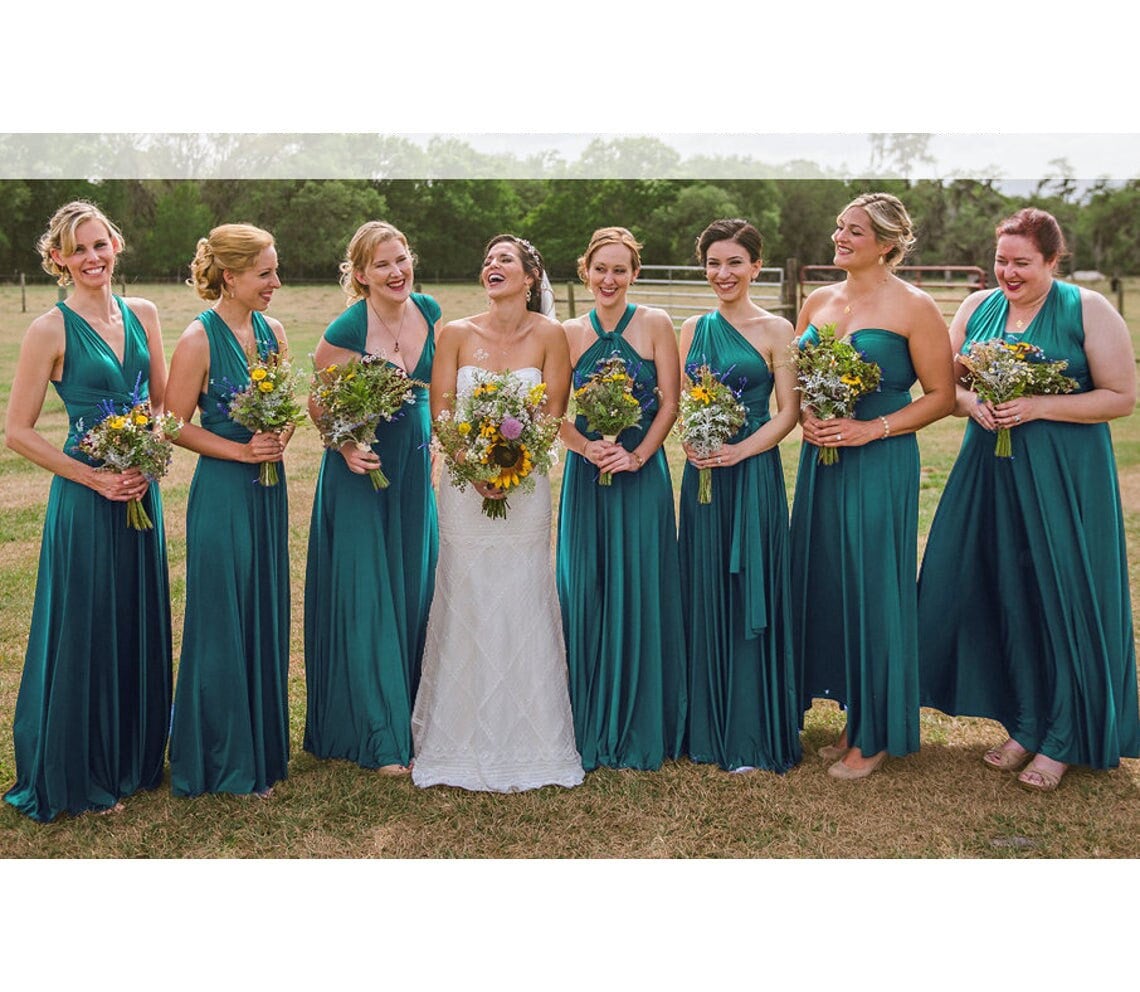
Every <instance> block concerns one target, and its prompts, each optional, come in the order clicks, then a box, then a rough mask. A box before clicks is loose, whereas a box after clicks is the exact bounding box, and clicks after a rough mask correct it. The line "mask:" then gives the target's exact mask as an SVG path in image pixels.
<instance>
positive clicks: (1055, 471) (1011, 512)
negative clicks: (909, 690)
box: [919, 282, 1140, 768]
mask: <svg viewBox="0 0 1140 992" xmlns="http://www.w3.org/2000/svg"><path fill="white" fill-rule="evenodd" d="M1008 309H1009V304H1008V301H1007V300H1006V299H1005V296H1004V295H1003V294H1002V292H1001V291H1000V290H995V291H994V292H993V293H992V294H991V295H990V296H989V297H987V298H986V299H985V300H983V301H982V303H981V304H980V305H979V306H978V308H977V310H975V311H974V313H973V314H972V315H971V317H970V319H969V321H968V323H967V325H966V340H965V343H964V345H963V350H965V349H966V348H968V347H969V346H970V345H971V344H972V343H973V342H975V341H983V340H988V339H991V338H995V337H1001V336H1003V335H1004V334H1005V326H1006V316H1007V313H1008ZM1011 338H1012V339H1013V340H1016V339H1018V338H1020V339H1021V340H1024V341H1027V342H1029V343H1031V344H1034V345H1037V346H1038V347H1039V348H1041V349H1042V350H1043V351H1044V352H1045V357H1046V359H1047V360H1048V361H1057V360H1060V359H1065V360H1067V361H1068V363H1069V366H1068V368H1067V369H1066V370H1065V374H1066V375H1068V376H1071V377H1073V378H1074V379H1076V380H1077V383H1078V384H1079V385H1078V389H1079V391H1081V392H1085V391H1088V390H1090V389H1092V388H1093V383H1092V378H1091V375H1090V373H1089V365H1088V359H1087V358H1086V356H1085V353H1084V323H1083V319H1082V315H1081V293H1080V288H1079V287H1077V286H1074V285H1071V284H1069V283H1062V282H1054V283H1053V288H1052V290H1051V291H1050V293H1049V296H1048V297H1047V298H1046V301H1045V304H1044V305H1043V306H1042V308H1041V310H1040V311H1039V312H1038V314H1037V316H1036V317H1035V318H1034V319H1033V321H1032V322H1031V323H1030V324H1029V326H1028V327H1027V328H1026V329H1025V331H1024V332H1023V333H1022V334H1020V335H1016V336H1011ZM1010 438H1011V443H1012V446H1013V457H1012V458H998V457H996V456H995V455H994V442H995V435H994V434H993V433H991V432H990V431H986V430H984V429H983V428H981V427H979V426H978V425H977V424H976V423H975V422H974V421H973V420H971V421H970V422H969V423H968V424H967V425H966V432H965V436H964V437H963V440H962V447H961V450H960V451H959V453H958V459H957V461H956V462H955V463H954V468H953V470H952V471H951V473H950V478H949V479H948V480H947V482H946V488H945V490H943V493H942V498H941V500H940V501H939V504H938V510H937V512H936V513H935V516H934V522H933V523H932V525H931V529H930V537H929V539H928V541H927V545H926V552H925V555H924V557H923V564H922V576H921V579H920V582H919V625H920V630H921V631H922V651H921V669H920V675H921V687H922V702H923V703H924V705H928V706H933V707H935V708H937V709H939V710H942V711H943V712H944V713H949V714H954V715H960V716H979V717H987V718H990V719H993V720H997V721H998V722H999V723H1001V724H1003V725H1004V726H1005V729H1006V731H1007V733H1008V734H1009V736H1010V737H1012V738H1013V739H1014V740H1015V741H1017V742H1018V743H1019V744H1021V745H1022V747H1025V748H1027V749H1028V750H1029V751H1032V752H1034V753H1041V754H1044V755H1045V756H1046V757H1049V758H1053V759H1054V760H1056V761H1063V762H1065V763H1067V764H1079V765H1086V766H1090V767H1092V768H1113V767H1115V766H1116V765H1118V764H1119V763H1120V758H1121V757H1129V758H1135V757H1140V717H1138V716H1137V697H1136V657H1135V649H1134V646H1133V639H1132V605H1131V600H1130V595H1129V588H1128V559H1127V554H1126V550H1125V543H1124V521H1123V517H1122V514H1121V506H1120V489H1119V485H1118V483H1117V477H1116V460H1115V457H1114V455H1113V450H1112V436H1111V434H1110V432H1109V427H1108V424H1106V423H1099V424H1076V423H1063V422H1061V421H1055V420H1034V421H1031V422H1030V423H1026V424H1022V425H1020V426H1018V427H1015V428H1013V429H1012V431H1011V435H1010Z"/></svg>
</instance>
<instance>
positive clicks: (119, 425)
mask: <svg viewBox="0 0 1140 992" xmlns="http://www.w3.org/2000/svg"><path fill="white" fill-rule="evenodd" d="M108 424H109V425H110V428H111V430H113V431H121V430H122V429H123V428H124V427H126V426H127V418H126V417H120V416H118V415H117V414H116V415H115V416H114V417H111V418H110V420H109V421H108Z"/></svg>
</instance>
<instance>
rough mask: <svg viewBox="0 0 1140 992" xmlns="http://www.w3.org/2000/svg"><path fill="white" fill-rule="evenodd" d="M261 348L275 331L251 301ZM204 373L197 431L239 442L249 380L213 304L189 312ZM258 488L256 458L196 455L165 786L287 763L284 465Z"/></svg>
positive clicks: (270, 773) (279, 768)
mask: <svg viewBox="0 0 1140 992" xmlns="http://www.w3.org/2000/svg"><path fill="white" fill-rule="evenodd" d="M252 316H253V330H254V339H255V341H256V343H257V350H258V354H259V355H260V356H261V357H262V358H264V357H265V356H267V355H268V354H269V353H270V352H271V351H276V350H277V338H276V336H275V335H274V333H273V330H272V329H271V328H270V326H269V324H268V323H267V322H266V320H265V318H264V317H263V316H262V315H261V314H260V313H258V312H257V311H254V313H253V315H252ZM198 319H199V320H200V321H201V322H202V326H203V327H204V328H205V329H206V337H207V339H208V340H209V342H210V381H209V385H208V387H207V391H206V392H205V393H203V394H202V395H201V396H200V397H199V400H198V406H199V409H200V410H201V424H202V427H204V428H205V429H206V430H208V431H212V432H213V433H215V434H218V435H220V436H221V437H225V438H229V439H230V440H232V441H238V442H240V443H244V442H246V441H248V440H249V438H250V437H251V436H252V434H251V432H250V431H249V430H247V429H246V428H245V427H242V426H241V425H240V424H237V423H234V421H232V420H231V419H230V417H229V412H228V405H229V401H230V398H231V397H232V395H233V394H234V392H235V391H237V390H241V389H244V388H245V387H246V386H247V385H249V368H248V363H247V361H246V357H245V355H244V354H243V353H242V350H241V347H240V346H239V345H238V342H237V338H235V337H234V334H233V332H232V331H231V330H230V329H229V327H227V326H226V323H225V321H223V320H222V318H221V317H219V316H218V314H217V313H216V312H215V311H214V310H206V311H205V312H203V313H201V314H199V315H198ZM277 470H278V474H279V476H280V481H279V482H278V484H277V485H275V486H263V485H260V484H259V483H258V481H257V476H258V471H259V466H257V465H247V464H245V463H244V462H236V461H226V460H223V459H218V458H210V457H208V456H206V455H199V457H198V467H197V468H196V469H195V471H194V478H193V481H192V482H191V483H190V497H189V500H188V502H187V506H186V621H185V624H184V626H183V631H182V658H181V661H180V663H179V666H178V684H177V686H176V689H175V693H174V720H173V724H172V727H171V735H170V779H171V787H172V790H173V792H174V794H175V795H176V796H196V795H199V794H201V793H203V792H230V793H235V794H246V793H252V792H264V791H265V790H267V789H269V788H271V787H272V785H273V783H274V782H277V781H279V780H281V779H283V778H285V776H286V772H287V766H288V762H289V709H288V701H287V698H286V697H287V691H288V681H287V680H288V673H289V546H288V538H289V504H288V498H287V496H286V480H285V466H284V464H283V463H278V467H277Z"/></svg>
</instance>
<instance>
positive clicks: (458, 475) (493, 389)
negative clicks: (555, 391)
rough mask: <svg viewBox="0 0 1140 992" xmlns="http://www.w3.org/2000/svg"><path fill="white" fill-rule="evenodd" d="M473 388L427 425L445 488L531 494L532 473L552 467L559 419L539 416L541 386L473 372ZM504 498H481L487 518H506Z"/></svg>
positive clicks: (508, 376) (543, 395)
mask: <svg viewBox="0 0 1140 992" xmlns="http://www.w3.org/2000/svg"><path fill="white" fill-rule="evenodd" d="M474 376H475V385H474V388H473V389H472V390H471V392H470V393H468V394H467V395H465V396H460V397H459V398H458V399H457V400H456V403H455V410H454V412H452V411H450V410H441V411H440V414H439V416H438V417H436V419H435V422H434V423H433V425H432V426H433V428H434V430H435V434H436V437H437V438H439V443H440V446H441V447H442V448H443V452H444V456H445V459H446V461H447V466H448V468H449V469H450V474H451V484H452V485H453V486H455V487H456V488H457V489H459V490H460V491H463V490H464V489H466V488H467V485H468V483H472V482H483V483H487V484H488V485H492V486H495V487H496V488H498V489H501V490H503V491H504V492H511V491H512V490H514V489H521V490H523V491H524V492H532V491H533V490H534V478H533V474H534V473H535V472H538V473H545V472H548V471H549V470H550V467H551V465H552V464H553V463H554V454H555V452H554V442H555V440H556V439H557V437H558V428H559V426H560V425H561V423H562V419H561V418H560V417H554V416H551V415H550V414H546V413H543V412H542V407H543V404H544V403H545V402H546V383H544V382H540V383H538V384H537V385H535V386H528V385H527V384H526V383H525V382H523V381H522V380H521V379H517V378H515V377H513V376H512V375H511V374H510V373H509V372H488V371H486V370H484V369H477V370H476V371H475V373H474ZM508 509H510V507H509V506H508V505H507V500H506V499H488V498H486V497H484V499H483V512H484V513H485V514H486V515H487V516H488V517H490V518H491V519H493V520H495V519H502V518H504V517H506V515H507V510H508Z"/></svg>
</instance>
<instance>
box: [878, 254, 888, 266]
mask: <svg viewBox="0 0 1140 992" xmlns="http://www.w3.org/2000/svg"><path fill="white" fill-rule="evenodd" d="M884 258H885V256H884V255H880V256H879V264H880V265H886V264H887V263H886V262H884V261H883V259H884Z"/></svg>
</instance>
